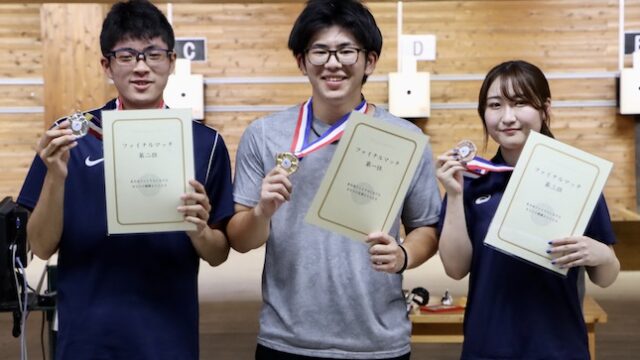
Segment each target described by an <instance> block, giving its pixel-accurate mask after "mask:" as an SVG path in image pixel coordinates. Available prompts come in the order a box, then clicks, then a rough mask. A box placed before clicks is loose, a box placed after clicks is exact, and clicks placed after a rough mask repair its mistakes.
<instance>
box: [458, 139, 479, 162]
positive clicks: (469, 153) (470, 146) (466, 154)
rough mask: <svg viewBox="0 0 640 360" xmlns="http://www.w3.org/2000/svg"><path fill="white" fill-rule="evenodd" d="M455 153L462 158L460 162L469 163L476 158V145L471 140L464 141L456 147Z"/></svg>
mask: <svg viewBox="0 0 640 360" xmlns="http://www.w3.org/2000/svg"><path fill="white" fill-rule="evenodd" d="M453 151H454V152H455V153H456V154H457V155H458V156H459V157H460V159H459V160H460V161H462V162H469V161H471V160H473V158H474V157H475V156H476V153H477V148H476V145H475V144H474V143H473V142H471V141H470V140H462V141H460V142H459V143H458V145H456V147H455V148H454V149H453Z"/></svg>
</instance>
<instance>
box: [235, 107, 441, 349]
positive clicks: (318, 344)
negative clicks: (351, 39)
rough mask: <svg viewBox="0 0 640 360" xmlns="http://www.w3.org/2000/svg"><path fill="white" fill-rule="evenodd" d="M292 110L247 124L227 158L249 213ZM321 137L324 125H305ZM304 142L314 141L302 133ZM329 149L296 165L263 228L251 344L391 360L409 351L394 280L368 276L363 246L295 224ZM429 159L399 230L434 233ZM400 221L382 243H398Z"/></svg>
mask: <svg viewBox="0 0 640 360" xmlns="http://www.w3.org/2000/svg"><path fill="white" fill-rule="evenodd" d="M299 110H300V107H299V106H296V107H292V108H290V109H287V110H285V111H282V112H279V113H275V114H272V115H269V116H266V117H263V118H261V119H258V120H256V121H254V122H253V123H252V124H250V125H249V127H248V128H247V129H246V131H245V132H244V134H243V136H242V139H241V140H240V145H239V147H238V153H237V157H236V172H235V181H234V200H235V202H236V203H238V204H242V205H245V206H249V207H254V206H255V205H256V204H257V203H258V201H259V199H260V191H261V185H262V179H263V178H264V176H265V175H266V174H267V173H268V172H269V171H271V169H273V167H274V166H275V165H276V164H275V157H276V154H277V153H279V152H283V151H289V149H290V148H291V143H292V141H293V133H294V130H295V127H296V122H297V119H298V113H299ZM374 116H375V117H376V118H379V119H382V120H384V121H386V122H389V123H391V124H394V125H397V126H401V127H403V128H407V129H410V130H412V131H416V132H420V129H419V128H418V127H416V126H415V125H413V124H412V123H410V122H408V121H406V120H403V119H399V118H397V117H395V116H393V115H391V114H390V113H388V112H387V111H385V110H383V109H381V108H379V107H376V111H375V113H374ZM313 127H314V129H315V130H316V131H317V132H318V133H319V134H322V133H323V132H324V131H325V130H326V129H328V128H329V126H328V125H326V124H324V123H322V122H321V121H318V120H315V121H314V122H313ZM310 136H311V141H312V140H313V139H315V138H317V136H315V135H313V133H311V135H310ZM336 146H337V143H334V144H332V145H328V146H326V147H324V148H322V149H320V150H318V151H315V152H313V153H311V154H310V155H308V156H306V157H305V158H303V159H302V161H301V162H300V164H299V168H298V171H297V172H296V173H294V174H293V175H291V176H290V180H291V182H292V183H293V191H292V194H291V200H290V201H288V202H286V203H285V204H283V205H282V206H281V207H280V208H279V209H278V211H277V212H276V213H275V214H274V216H273V217H272V219H271V232H270V234H269V238H268V240H267V243H266V256H265V263H264V269H263V273H262V297H263V306H262V312H261V315H260V332H259V334H258V343H259V344H261V345H263V346H266V347H268V348H271V349H275V350H279V351H284V352H288V353H293V354H299V355H305V356H314V357H333V358H350V359H380V358H390V357H397V356H401V355H404V354H406V353H407V352H409V351H410V345H409V340H410V332H411V324H410V322H409V319H408V317H407V314H406V306H405V301H404V297H403V294H402V276H401V275H397V274H388V273H383V272H377V271H375V270H373V268H372V267H371V261H370V257H369V253H368V245H367V244H365V243H363V242H358V241H354V240H351V239H349V238H346V237H344V236H341V235H338V234H336V233H333V232H330V231H326V230H323V229H321V228H319V227H316V226H313V225H310V224H308V223H306V222H305V221H304V218H305V215H306V213H307V210H308V209H309V206H310V205H311V202H312V200H313V197H314V196H315V193H316V190H317V189H318V187H319V185H320V182H321V181H322V178H323V176H324V174H325V171H326V169H327V166H328V165H329V162H330V161H331V158H332V156H333V154H334V152H335V149H336ZM431 159H432V153H431V148H430V147H429V146H427V147H426V149H425V152H424V155H423V158H422V161H421V162H420V165H419V166H418V169H417V172H416V175H415V176H414V178H413V180H412V183H411V185H410V187H409V192H408V194H407V196H406V198H405V201H404V204H403V207H402V210H401V214H402V216H401V217H402V222H403V224H404V225H405V226H406V227H408V228H416V227H420V226H426V225H434V224H436V223H437V221H438V215H439V212H440V196H439V192H438V187H437V184H436V181H435V176H434V173H435V172H434V167H433V164H432V161H431ZM399 227H400V217H398V218H396V220H395V222H394V225H393V227H392V229H391V232H390V235H391V236H392V237H395V238H396V239H399V235H398V233H399Z"/></svg>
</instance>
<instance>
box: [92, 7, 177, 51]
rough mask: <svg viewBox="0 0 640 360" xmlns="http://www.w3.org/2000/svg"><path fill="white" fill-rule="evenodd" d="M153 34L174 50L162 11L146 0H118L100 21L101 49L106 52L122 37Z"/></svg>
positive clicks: (146, 38) (149, 36)
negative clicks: (101, 21)
mask: <svg viewBox="0 0 640 360" xmlns="http://www.w3.org/2000/svg"><path fill="white" fill-rule="evenodd" d="M156 37H160V38H161V39H162V41H164V42H165V43H166V44H167V47H168V48H169V50H173V47H174V46H175V41H176V40H175V35H174V33H173V28H172V27H171V24H169V21H168V20H167V18H166V17H165V16H164V14H163V13H162V12H161V11H160V10H159V9H158V8H157V7H156V6H155V5H153V4H152V3H150V2H149V1H147V0H130V1H120V2H117V3H115V4H114V5H113V6H112V7H111V10H109V13H108V14H107V17H106V18H105V19H104V22H103V23H102V31H101V32H100V50H101V51H102V54H103V55H106V54H107V53H108V52H110V51H111V50H113V47H114V46H115V45H116V44H117V43H118V42H119V41H121V40H125V39H132V40H140V39H142V40H151V39H153V38H156Z"/></svg>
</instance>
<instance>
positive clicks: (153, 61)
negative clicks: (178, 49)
mask: <svg viewBox="0 0 640 360" xmlns="http://www.w3.org/2000/svg"><path fill="white" fill-rule="evenodd" d="M172 53H173V51H172V50H169V49H158V48H148V49H144V50H142V51H138V50H136V49H132V48H122V49H115V50H113V51H112V52H109V53H106V54H105V57H106V58H114V59H115V60H116V63H117V64H118V65H120V66H126V67H132V66H135V64H137V63H138V61H140V60H144V62H145V63H146V64H147V65H149V66H159V65H163V64H166V63H167V60H168V59H169V57H170V56H171V54H172Z"/></svg>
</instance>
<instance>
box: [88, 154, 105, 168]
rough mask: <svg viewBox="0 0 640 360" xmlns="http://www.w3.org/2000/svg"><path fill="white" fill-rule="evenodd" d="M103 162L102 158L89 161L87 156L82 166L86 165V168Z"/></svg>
mask: <svg viewBox="0 0 640 360" xmlns="http://www.w3.org/2000/svg"><path fill="white" fill-rule="evenodd" d="M103 161H104V158H102V159H98V160H91V159H89V156H87V158H86V159H84V164H85V165H87V166H88V167H92V166H96V165H98V164H100V163H101V162H103Z"/></svg>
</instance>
